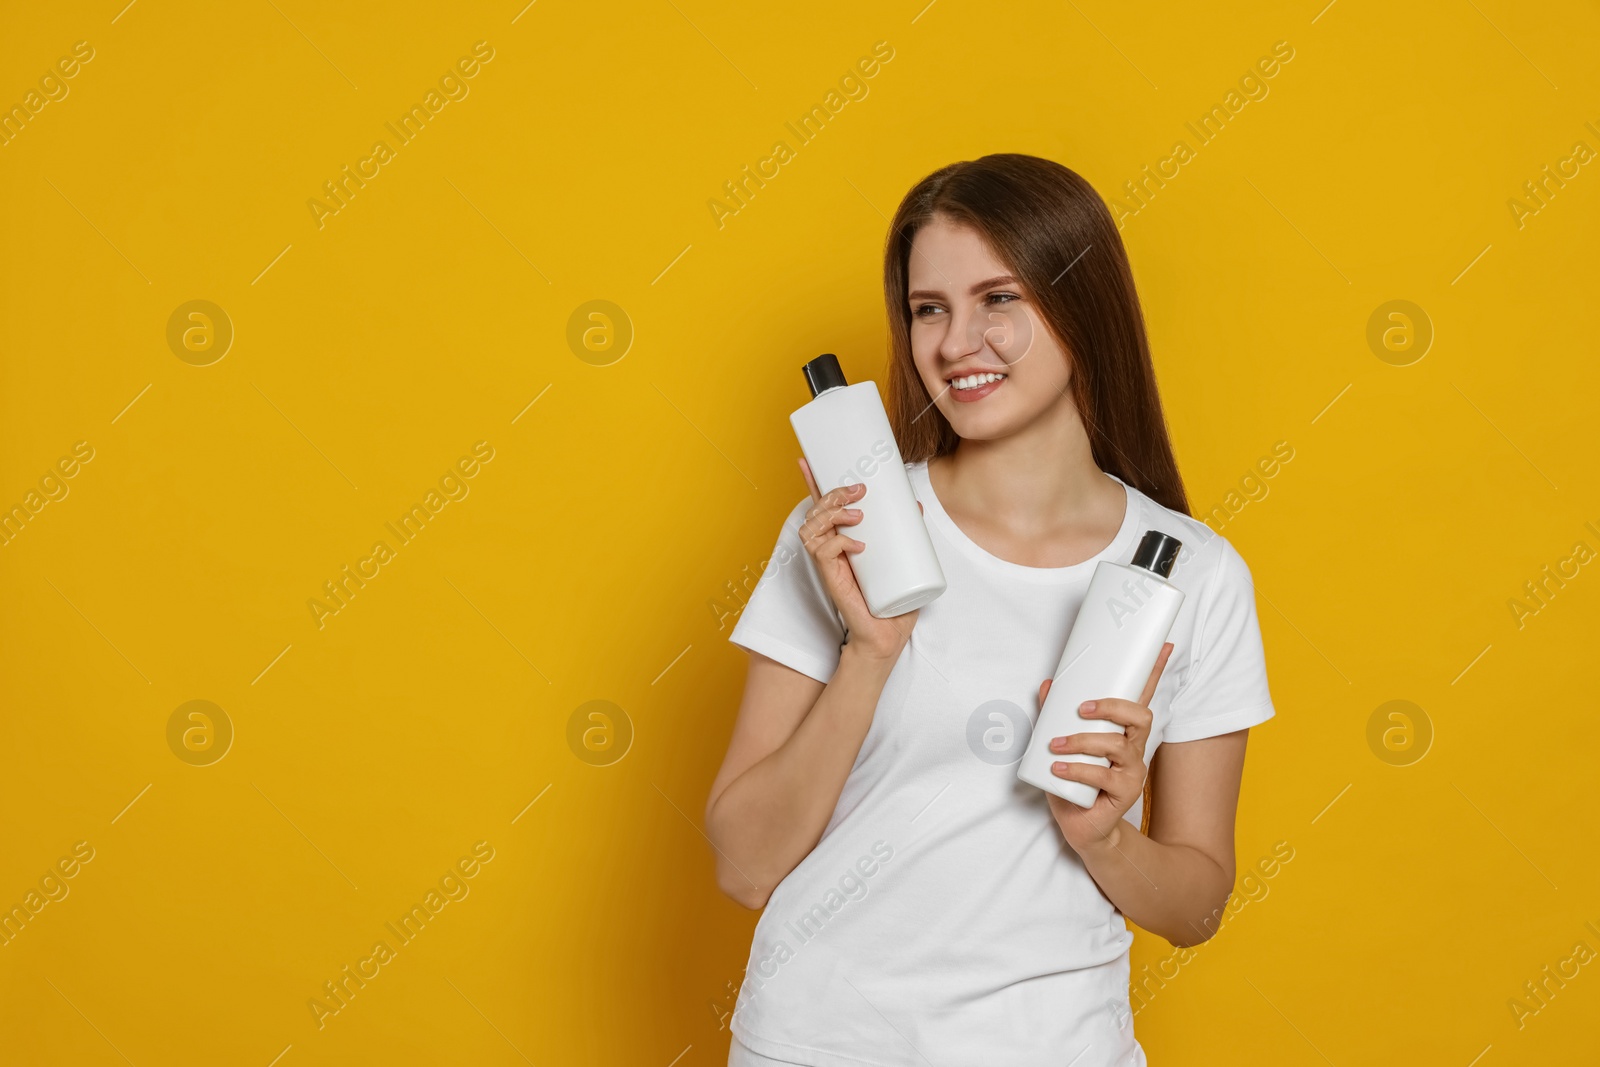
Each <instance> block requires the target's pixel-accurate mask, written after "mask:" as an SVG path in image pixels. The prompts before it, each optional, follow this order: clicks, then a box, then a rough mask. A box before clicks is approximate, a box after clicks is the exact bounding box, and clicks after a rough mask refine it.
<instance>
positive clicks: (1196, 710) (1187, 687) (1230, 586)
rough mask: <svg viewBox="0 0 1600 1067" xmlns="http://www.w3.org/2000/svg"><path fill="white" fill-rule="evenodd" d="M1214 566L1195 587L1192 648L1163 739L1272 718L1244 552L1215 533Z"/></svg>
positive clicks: (1188, 738)
mask: <svg viewBox="0 0 1600 1067" xmlns="http://www.w3.org/2000/svg"><path fill="white" fill-rule="evenodd" d="M1217 540H1218V542H1219V548H1220V550H1221V551H1220V552H1219V553H1218V557H1217V562H1216V570H1215V571H1214V572H1213V573H1212V575H1211V578H1210V580H1209V581H1208V582H1207V584H1206V586H1205V587H1204V588H1203V589H1202V590H1201V591H1200V592H1199V596H1200V598H1201V599H1200V603H1199V604H1198V605H1197V606H1196V618H1195V634H1196V637H1195V651H1194V659H1193V662H1192V664H1191V667H1190V670H1189V672H1188V675H1187V677H1186V678H1185V679H1184V683H1183V685H1182V686H1181V687H1180V688H1179V689H1178V691H1177V693H1176V694H1174V696H1173V698H1172V706H1171V719H1170V721H1169V723H1168V725H1167V729H1166V733H1165V737H1164V739H1165V740H1166V741H1174V742H1176V741H1198V740H1200V739H1201V738H1202V737H1214V736H1216V735H1217V734H1225V733H1231V732H1232V731H1234V730H1242V729H1244V728H1245V727H1247V726H1255V725H1257V724H1258V723H1263V722H1266V721H1267V720H1268V719H1270V718H1272V716H1273V714H1274V711H1273V707H1272V694H1271V692H1270V691H1269V690H1268V689H1267V664H1266V657H1265V654H1264V652H1263V650H1262V647H1261V626H1260V623H1259V621H1258V620H1257V618H1256V590H1255V583H1254V582H1253V581H1252V580H1251V578H1250V568H1249V567H1248V566H1247V565H1246V564H1245V561H1244V557H1242V556H1240V555H1239V553H1238V551H1237V550H1236V549H1235V548H1234V547H1233V546H1232V545H1231V544H1229V543H1228V542H1227V541H1225V540H1223V539H1222V538H1220V537H1219V538H1217Z"/></svg>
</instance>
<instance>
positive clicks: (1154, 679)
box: [1139, 641, 1172, 708]
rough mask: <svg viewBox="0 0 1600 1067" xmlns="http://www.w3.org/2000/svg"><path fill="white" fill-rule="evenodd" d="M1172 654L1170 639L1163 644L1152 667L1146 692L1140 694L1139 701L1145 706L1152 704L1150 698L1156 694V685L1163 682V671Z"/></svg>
mask: <svg viewBox="0 0 1600 1067" xmlns="http://www.w3.org/2000/svg"><path fill="white" fill-rule="evenodd" d="M1171 655H1172V642H1171V641H1168V642H1167V643H1166V644H1164V645H1162V646H1161V655H1159V656H1157V657H1156V665H1155V666H1154V667H1152V668H1151V669H1150V680H1149V681H1148V682H1145V683H1144V692H1143V693H1141V694H1140V696H1139V703H1141V704H1143V705H1144V706H1145V707H1147V708H1148V707H1149V706H1150V698H1151V697H1153V696H1155V695H1156V686H1157V685H1159V684H1161V672H1162V671H1164V670H1166V669H1167V658H1168V657H1169V656H1171Z"/></svg>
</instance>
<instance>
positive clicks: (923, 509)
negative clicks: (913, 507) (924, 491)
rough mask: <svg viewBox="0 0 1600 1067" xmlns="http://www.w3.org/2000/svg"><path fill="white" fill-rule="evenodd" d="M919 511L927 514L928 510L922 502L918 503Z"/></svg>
mask: <svg viewBox="0 0 1600 1067" xmlns="http://www.w3.org/2000/svg"><path fill="white" fill-rule="evenodd" d="M917 510H918V511H920V512H923V513H924V514H926V513H927V510H928V509H927V508H925V507H923V506H922V501H920V500H919V501H917Z"/></svg>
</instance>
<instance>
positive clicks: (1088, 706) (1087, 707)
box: [1078, 700, 1094, 711]
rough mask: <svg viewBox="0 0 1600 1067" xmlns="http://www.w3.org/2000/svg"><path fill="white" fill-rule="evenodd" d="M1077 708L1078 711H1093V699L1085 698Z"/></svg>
mask: <svg viewBox="0 0 1600 1067" xmlns="http://www.w3.org/2000/svg"><path fill="white" fill-rule="evenodd" d="M1078 710H1079V711H1093V710H1094V701H1092V700H1085V701H1084V702H1083V703H1082V704H1079V705H1078Z"/></svg>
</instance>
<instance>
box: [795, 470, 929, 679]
mask: <svg viewBox="0 0 1600 1067" xmlns="http://www.w3.org/2000/svg"><path fill="white" fill-rule="evenodd" d="M800 471H801V473H803V474H804V475H805V477H806V485H807V486H809V487H810V489H811V499H812V500H813V501H815V503H814V504H813V505H812V507H811V509H810V510H809V511H807V512H806V518H805V521H804V522H803V523H801V524H800V542H801V544H803V545H805V547H806V551H807V552H809V553H810V554H811V558H812V560H813V562H815V563H816V567H817V573H818V574H819V575H820V576H821V577H822V584H823V586H824V587H825V588H826V589H827V590H828V595H829V596H830V597H832V598H833V603H834V606H835V607H837V608H838V609H839V614H840V615H841V616H843V617H844V623H845V629H846V631H847V634H848V636H847V638H846V641H847V642H848V644H849V645H850V647H852V648H855V649H856V650H857V651H858V652H861V653H864V654H866V655H869V656H872V657H874V658H881V659H887V660H894V659H898V658H899V656H900V652H901V650H902V649H904V648H905V645H906V642H907V641H909V640H910V639H911V630H912V627H914V626H915V625H916V624H917V612H918V611H920V610H921V609H920V608H918V609H913V610H911V611H908V612H906V613H905V614H904V615H896V616H894V617H893V618H889V619H879V618H876V617H874V616H873V614H872V613H871V612H870V611H868V610H867V601H866V598H865V597H863V596H862V595H861V586H860V584H859V583H858V582H857V581H856V575H855V571H853V570H851V569H850V560H849V558H848V557H847V556H846V555H845V553H847V552H848V553H854V552H860V551H861V550H862V549H864V548H866V547H867V546H866V544H865V543H863V542H861V541H858V540H856V539H855V538H853V537H850V536H849V535H847V534H845V533H844V532H843V531H842V530H840V529H839V527H841V526H850V525H854V524H855V523H858V522H860V521H861V511H860V509H858V508H853V507H848V506H847V505H849V504H854V503H857V502H859V501H860V499H861V498H862V496H864V495H865V494H866V489H867V487H866V485H865V483H861V482H858V483H856V484H855V485H842V486H840V487H838V488H837V489H831V490H829V491H828V492H827V493H826V494H822V493H818V492H817V483H816V479H814V478H812V476H811V466H810V464H808V463H807V462H806V461H805V459H804V458H803V457H802V458H801V460H800ZM917 507H918V509H921V507H922V502H921V501H920V500H919V501H917Z"/></svg>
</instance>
